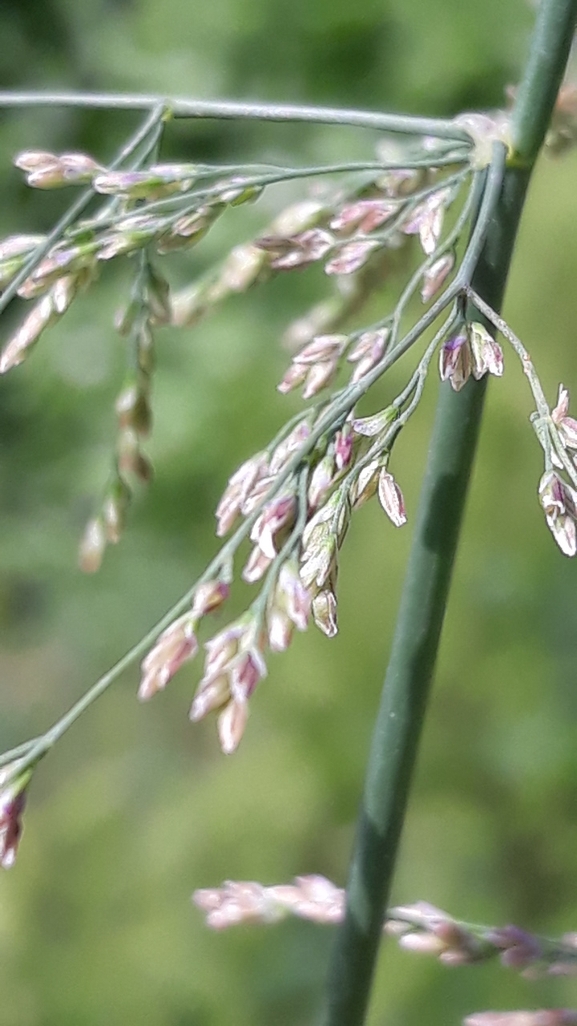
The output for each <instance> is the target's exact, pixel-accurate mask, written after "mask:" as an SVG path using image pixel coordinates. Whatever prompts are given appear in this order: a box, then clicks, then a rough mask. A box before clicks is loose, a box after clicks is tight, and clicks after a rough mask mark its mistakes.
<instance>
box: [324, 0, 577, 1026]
mask: <svg viewBox="0 0 577 1026" xmlns="http://www.w3.org/2000/svg"><path fill="white" fill-rule="evenodd" d="M576 14H577V0H541V4H540V8H539V13H538V16H537V21H536V25H535V31H534V35H533V42H532V47H531V52H530V56H529V59H528V62H527V67H526V71H525V74H524V78H523V81H522V84H521V87H520V89H519V94H518V100H517V104H516V108H515V110H514V113H513V119H512V144H513V151H514V152H513V155H512V157H511V158H510V160H509V162H508V167H507V168H506V169H505V171H504V174H503V176H502V182H501V187H500V189H499V190H498V193H497V195H496V200H495V205H494V208H493V216H492V217H491V220H490V224H489V229H488V232H487V236H486V241H485V245H484V248H483V250H482V253H481V256H480V258H479V261H478V264H477V267H476V269H475V271H474V274H473V276H472V282H471V283H472V285H473V287H474V288H475V290H476V291H477V292H478V293H479V295H481V296H482V298H484V299H485V300H486V302H487V303H488V304H489V305H490V306H491V307H493V309H496V310H499V309H500V307H501V304H502V300H503V295H504V291H505V285H506V280H507V273H508V270H509V265H510V262H511V256H512V252H513V246H514V242H515V236H516V232H517V227H518V223H519V219H520V216H521V211H522V208H523V203H524V199H525V194H526V191H527V186H528V184H529V177H530V174H531V170H532V167H533V165H534V162H535V158H536V156H537V153H538V151H539V148H540V146H541V144H542V142H543V138H544V135H545V132H546V129H547V125H548V123H549V119H550V116H551V111H552V107H553V104H554V101H555V97H556V95H557V91H558V88H559V84H560V82H561V79H562V76H563V71H564V68H565V65H566V62H567V58H568V54H569V47H570V41H571V37H572V33H573V29H574V25H575V18H576ZM485 391H486V382H485V381H481V382H475V381H473V380H470V381H469V383H468V384H467V385H466V386H465V388H464V389H463V390H462V391H461V392H453V391H452V389H451V388H450V387H449V384H448V383H446V384H444V385H442V386H441V388H440V396H439V402H438V406H437V413H436V418H435V424H434V428H433V435H432V439H431V449H430V456H429V462H428V466H427V470H426V474H425V479H424V483H423V488H422V493H421V500H420V505H419V511H418V515H417V522H416V525H415V530H414V537H413V543H412V548H411V554H410V557H409V563H408V567H407V573H406V577H405V583H404V588H403V595H402V599H401V605H400V610H399V615H398V619H397V624H396V629H395V634H394V638H393V644H392V649H391V656H390V661H389V665H388V669H387V673H386V677H385V682H384V686H383V692H382V697H381V704H380V708H379V711H378V715H377V721H376V725H375V730H374V734H373V739H372V744H371V750H370V753H369V760H368V766H367V773H366V779H365V786H364V794H363V799H362V805H361V810H360V815H359V820H358V825H357V834H356V840H355V845H354V850H353V855H352V861H351V868H350V873H349V881H348V886H347V908H346V915H345V919H344V922H343V924H342V926H341V927H340V929H339V932H338V935H337V938H336V942H335V946H334V950H333V955H332V960H331V965H330V967H329V979H328V991H327V997H326V1005H325V1008H324V1011H323V1016H322V1023H323V1026H361V1024H362V1023H363V1022H364V1020H365V1015H366V1010H367V1006H368V1002H369V996H370V988H371V983H372V978H373V973H374V966H375V959H376V956H377V952H378V948H379V943H380V938H381V934H382V924H383V918H384V911H385V907H386V903H387V899H388V894H389V890H390V884H391V880H392V875H393V870H394V865H395V859H396V854H397V848H398V842H399V838H400V834H401V829H402V825H403V820H404V816H405V810H406V805H407V799H408V794H409V787H410V782H411V776H412V772H413V767H414V763H415V759H416V754H417V746H418V741H419V736H420V733H421V726H422V722H423V718H424V713H425V707H426V702H427V697H428V692H429V686H430V682H431V678H432V674H433V670H434V666H435V660H436V655H437V650H438V645H439V639H440V634H441V628H442V623H443V617H444V613H445V607H446V603H447V598H448V593H449V585H450V578H451V571H452V566H453V561H454V556H455V552H456V548H457V542H458V536H459V530H460V526H461V522H462V518H463V511H464V507H465V499H466V494H467V486H468V482H469V477H470V473H471V468H472V465H473V461H474V456H475V450H476V445H477V438H478V434H479V428H480V422H481V416H482V412H483V403H484V397H485Z"/></svg>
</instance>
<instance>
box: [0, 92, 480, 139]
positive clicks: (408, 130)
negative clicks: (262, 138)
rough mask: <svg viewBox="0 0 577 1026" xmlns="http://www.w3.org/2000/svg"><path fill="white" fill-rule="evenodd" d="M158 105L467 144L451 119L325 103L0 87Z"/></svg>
mask: <svg viewBox="0 0 577 1026" xmlns="http://www.w3.org/2000/svg"><path fill="white" fill-rule="evenodd" d="M158 104H163V105H164V106H165V107H166V108H167V109H168V110H169V111H170V113H171V114H172V116H173V117H175V118H219V119H225V120H238V119H240V120H249V121H292V122H308V123H311V124H317V125H351V126H353V127H357V128H372V129H375V130H376V131H378V132H400V133H402V134H404V135H432V136H434V137H435V138H437V139H454V140H456V141H458V142H465V143H470V142H471V139H470V136H469V134H468V133H467V132H465V130H464V129H463V128H460V127H459V126H458V125H456V124H455V123H454V122H453V121H450V120H446V119H441V118H415V117H405V116H402V115H399V114H381V113H380V112H378V111H366V110H347V109H346V108H344V109H343V108H331V107H302V106H298V105H295V104H279V103H242V102H240V103H236V102H231V101H218V100H216V101H213V100H190V99H186V98H184V97H178V96H176V97H172V98H171V97H167V96H159V95H155V94H148V95H147V94H142V95H141V94H137V95H135V94H124V93H76V92H72V93H50V92H40V93H36V92H26V93H18V92H7V91H0V108H1V107H91V108H96V109H100V110H150V109H151V108H152V107H155V106H157V105H158Z"/></svg>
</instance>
